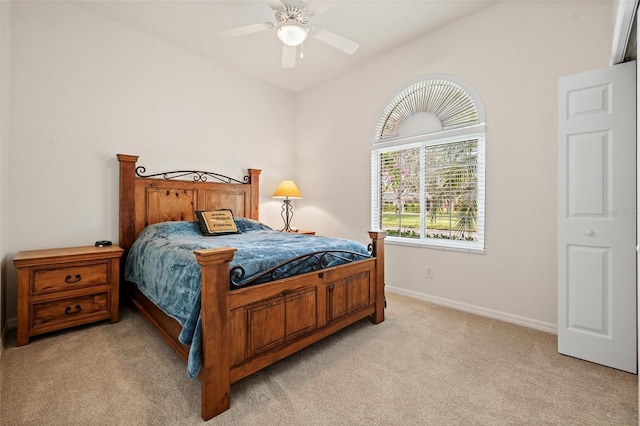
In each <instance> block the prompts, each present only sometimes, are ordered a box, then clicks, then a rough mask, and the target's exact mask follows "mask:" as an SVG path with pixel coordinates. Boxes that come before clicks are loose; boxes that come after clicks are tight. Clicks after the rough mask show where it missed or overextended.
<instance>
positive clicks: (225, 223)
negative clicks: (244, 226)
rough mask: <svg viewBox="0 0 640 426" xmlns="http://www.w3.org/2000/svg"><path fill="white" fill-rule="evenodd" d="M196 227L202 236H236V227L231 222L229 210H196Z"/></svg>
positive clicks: (234, 223)
mask: <svg viewBox="0 0 640 426" xmlns="http://www.w3.org/2000/svg"><path fill="white" fill-rule="evenodd" d="M196 216H197V217H198V225H200V231H201V232H202V235H223V234H237V233H238V227H237V226H236V222H235V221H234V220H233V213H232V212H231V210H229V209H224V210H212V211H205V210H196Z"/></svg>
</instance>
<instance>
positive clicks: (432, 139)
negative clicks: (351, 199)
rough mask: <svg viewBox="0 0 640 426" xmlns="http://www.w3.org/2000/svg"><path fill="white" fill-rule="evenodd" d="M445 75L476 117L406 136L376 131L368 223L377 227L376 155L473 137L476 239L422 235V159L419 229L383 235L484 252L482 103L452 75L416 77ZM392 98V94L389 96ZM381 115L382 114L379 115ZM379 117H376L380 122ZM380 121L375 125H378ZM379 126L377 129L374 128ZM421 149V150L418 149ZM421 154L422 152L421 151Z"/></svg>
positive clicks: (419, 244)
mask: <svg viewBox="0 0 640 426" xmlns="http://www.w3.org/2000/svg"><path fill="white" fill-rule="evenodd" d="M435 78H437V79H445V80H448V81H451V82H453V83H455V84H457V85H459V86H461V87H462V88H463V89H464V90H466V91H467V93H468V94H469V95H470V96H471V97H472V98H473V99H474V101H475V102H476V107H477V108H478V120H476V121H475V122H473V123H468V124H466V125H461V126H460V125H459V126H456V127H455V128H449V129H444V130H440V131H435V132H432V133H426V134H422V135H417V136H410V137H395V138H387V139H381V138H380V137H379V135H375V136H374V141H373V144H372V151H371V226H372V229H379V228H381V212H382V209H381V208H382V206H381V200H382V197H381V195H380V183H381V182H380V155H381V154H382V153H385V152H389V151H395V150H398V149H408V148H413V147H421V146H432V145H439V144H446V143H453V142H458V141H463V140H468V139H474V140H477V141H478V142H477V151H478V158H477V161H478V174H477V179H478V182H477V190H478V199H477V203H478V210H477V218H476V219H477V226H478V234H477V241H462V240H452V239H445V238H428V237H425V236H424V235H425V232H424V231H425V217H426V214H425V205H426V203H425V200H424V194H425V192H426V191H425V190H424V186H425V185H426V182H425V176H426V173H425V170H424V168H425V163H424V159H421V166H420V168H421V170H420V176H421V178H420V187H421V189H420V229H419V234H420V235H419V238H409V237H400V236H387V237H386V239H385V242H386V243H389V244H397V245H406V246H414V247H425V248H435V249H441V250H455V251H464V252H470V253H484V252H485V238H484V237H485V165H486V161H485V123H484V108H483V107H482V103H481V101H480V99H479V97H478V96H477V94H475V92H473V90H471V89H470V88H469V87H468V86H467V85H466V84H464V83H463V82H460V80H457V79H455V78H452V77H448V76H446V77H442V76H434V77H425V78H422V79H420V80H416V81H426V80H431V79H435ZM413 84H415V81H414V82H412V83H409V84H408V85H406V86H405V87H404V88H403V89H401V90H399V91H398V92H396V95H397V94H398V93H401V92H402V91H403V90H405V89H406V88H407V87H411V85H413ZM392 99H393V98H392ZM389 105H390V104H388V105H387V106H386V107H385V110H387V111H388V110H389ZM381 118H383V117H381ZM380 121H381V120H379V122H380ZM379 127H380V125H378V128H379ZM378 130H379V129H378ZM421 152H422V153H423V152H424V151H421ZM421 156H423V154H421Z"/></svg>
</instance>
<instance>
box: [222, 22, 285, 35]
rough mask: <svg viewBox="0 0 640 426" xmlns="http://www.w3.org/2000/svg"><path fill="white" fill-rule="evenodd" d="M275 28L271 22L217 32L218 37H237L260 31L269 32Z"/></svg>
mask: <svg viewBox="0 0 640 426" xmlns="http://www.w3.org/2000/svg"><path fill="white" fill-rule="evenodd" d="M273 27H275V25H274V24H273V23H272V22H261V23H259V24H251V25H245V26H243V27H236V28H231V29H229V30H223V31H218V35H219V36H220V37H222V38H232V37H239V36H243V35H247V34H252V33H257V32H260V31H266V30H270V29H271V28H273Z"/></svg>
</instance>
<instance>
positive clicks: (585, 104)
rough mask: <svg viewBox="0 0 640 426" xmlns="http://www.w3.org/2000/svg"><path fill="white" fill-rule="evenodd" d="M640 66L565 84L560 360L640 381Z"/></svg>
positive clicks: (581, 76) (576, 78) (597, 73)
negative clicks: (639, 316) (639, 243)
mask: <svg viewBox="0 0 640 426" xmlns="http://www.w3.org/2000/svg"><path fill="white" fill-rule="evenodd" d="M635 75H636V63H635V62H628V63H624V64H620V65H615V66H611V67H608V68H605V69H601V70H596V71H590V72H586V73H582V74H577V75H572V76H568V77H564V78H561V79H560V81H559V122H558V130H559V166H558V352H560V353H563V354H565V355H571V356H574V357H577V358H581V359H585V360H588V361H592V362H596V363H598V364H603V365H607V366H610V367H614V368H618V369H620V370H624V371H629V372H632V373H635V372H636V371H637V354H636V351H637V345H636V339H637V329H636V300H637V299H636V250H635V248H636V121H635V120H636V99H635V96H636V83H635Z"/></svg>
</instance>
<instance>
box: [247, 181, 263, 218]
mask: <svg viewBox="0 0 640 426" xmlns="http://www.w3.org/2000/svg"><path fill="white" fill-rule="evenodd" d="M260 172H262V170H260V169H249V179H250V183H251V211H250V213H249V214H250V216H249V219H253V220H259V219H258V216H259V208H260Z"/></svg>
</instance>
